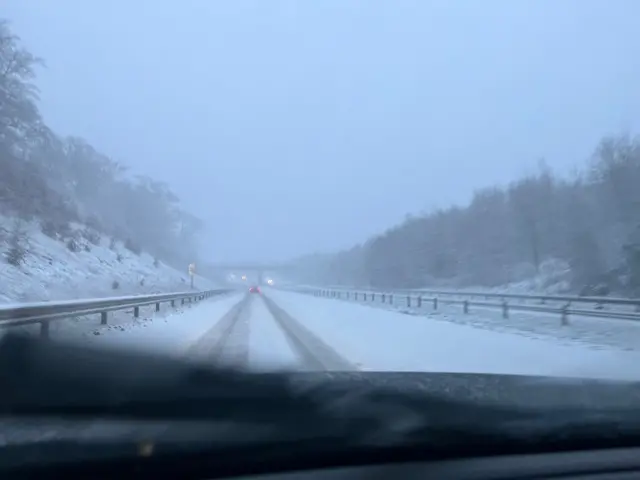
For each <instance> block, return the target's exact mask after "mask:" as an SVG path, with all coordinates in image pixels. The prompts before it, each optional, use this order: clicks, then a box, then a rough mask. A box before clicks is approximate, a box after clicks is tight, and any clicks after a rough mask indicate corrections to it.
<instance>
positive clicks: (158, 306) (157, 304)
mask: <svg viewBox="0 0 640 480" xmlns="http://www.w3.org/2000/svg"><path fill="white" fill-rule="evenodd" d="M159 311H160V303H159V302H158V303H156V312H159Z"/></svg>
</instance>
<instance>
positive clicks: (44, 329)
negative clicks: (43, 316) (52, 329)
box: [40, 320, 49, 338]
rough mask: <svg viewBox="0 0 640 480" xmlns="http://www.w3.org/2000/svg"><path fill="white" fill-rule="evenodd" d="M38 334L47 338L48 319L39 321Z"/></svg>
mask: <svg viewBox="0 0 640 480" xmlns="http://www.w3.org/2000/svg"><path fill="white" fill-rule="evenodd" d="M40 336H41V337H42V338H49V320H44V321H43V322H41V323H40Z"/></svg>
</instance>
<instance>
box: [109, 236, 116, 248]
mask: <svg viewBox="0 0 640 480" xmlns="http://www.w3.org/2000/svg"><path fill="white" fill-rule="evenodd" d="M116 243H117V241H116V239H115V238H113V237H111V240H109V249H111V250H115V249H116Z"/></svg>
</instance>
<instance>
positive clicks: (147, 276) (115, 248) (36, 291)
mask: <svg viewBox="0 0 640 480" xmlns="http://www.w3.org/2000/svg"><path fill="white" fill-rule="evenodd" d="M12 222H13V219H9V218H7V217H0V257H1V259H0V303H7V302H28V301H45V300H66V299H74V298H87V297H103V296H120V295H130V294H131V295H133V294H141V293H161V292H173V291H182V290H188V289H189V287H190V279H189V275H188V273H187V267H188V266H187V265H185V266H184V271H183V272H181V271H178V270H176V269H174V268H172V267H170V266H167V265H165V264H163V263H162V261H158V262H155V261H154V258H153V257H151V256H150V255H148V254H147V253H144V252H143V253H141V254H140V255H137V254H135V253H133V252H131V251H130V250H128V249H126V248H125V247H124V245H123V244H122V242H113V243H112V240H111V239H109V238H105V237H104V236H97V237H96V238H93V241H94V242H95V243H97V244H94V243H92V242H90V241H89V240H87V239H86V238H84V237H82V236H81V235H79V234H78V235H76V236H75V237H74V238H75V239H76V246H75V248H74V250H76V251H72V249H70V248H69V245H68V243H67V241H62V240H60V239H54V238H51V237H49V236H47V235H45V234H44V233H42V231H41V228H40V225H39V224H38V223H37V222H31V223H25V224H23V227H22V228H23V231H24V238H25V239H26V244H25V248H26V255H25V257H24V260H23V263H22V264H21V265H20V266H17V267H16V266H14V265H11V264H10V263H9V262H7V259H6V258H7V253H8V250H9V241H8V239H9V238H10V235H11V228H12ZM71 228H72V229H73V230H74V231H75V232H81V231H83V230H84V229H85V227H84V226H82V225H77V224H75V225H72V226H71ZM194 283H195V287H197V288H203V289H205V288H215V287H216V285H215V284H214V283H213V282H211V281H209V280H206V279H204V278H202V277H197V276H196V278H195V281H194Z"/></svg>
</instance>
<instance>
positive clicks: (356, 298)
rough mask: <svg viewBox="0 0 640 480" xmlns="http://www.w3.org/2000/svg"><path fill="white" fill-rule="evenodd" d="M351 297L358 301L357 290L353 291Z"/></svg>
mask: <svg viewBox="0 0 640 480" xmlns="http://www.w3.org/2000/svg"><path fill="white" fill-rule="evenodd" d="M353 297H354V300H355V301H356V302H357V301H358V292H353Z"/></svg>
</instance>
